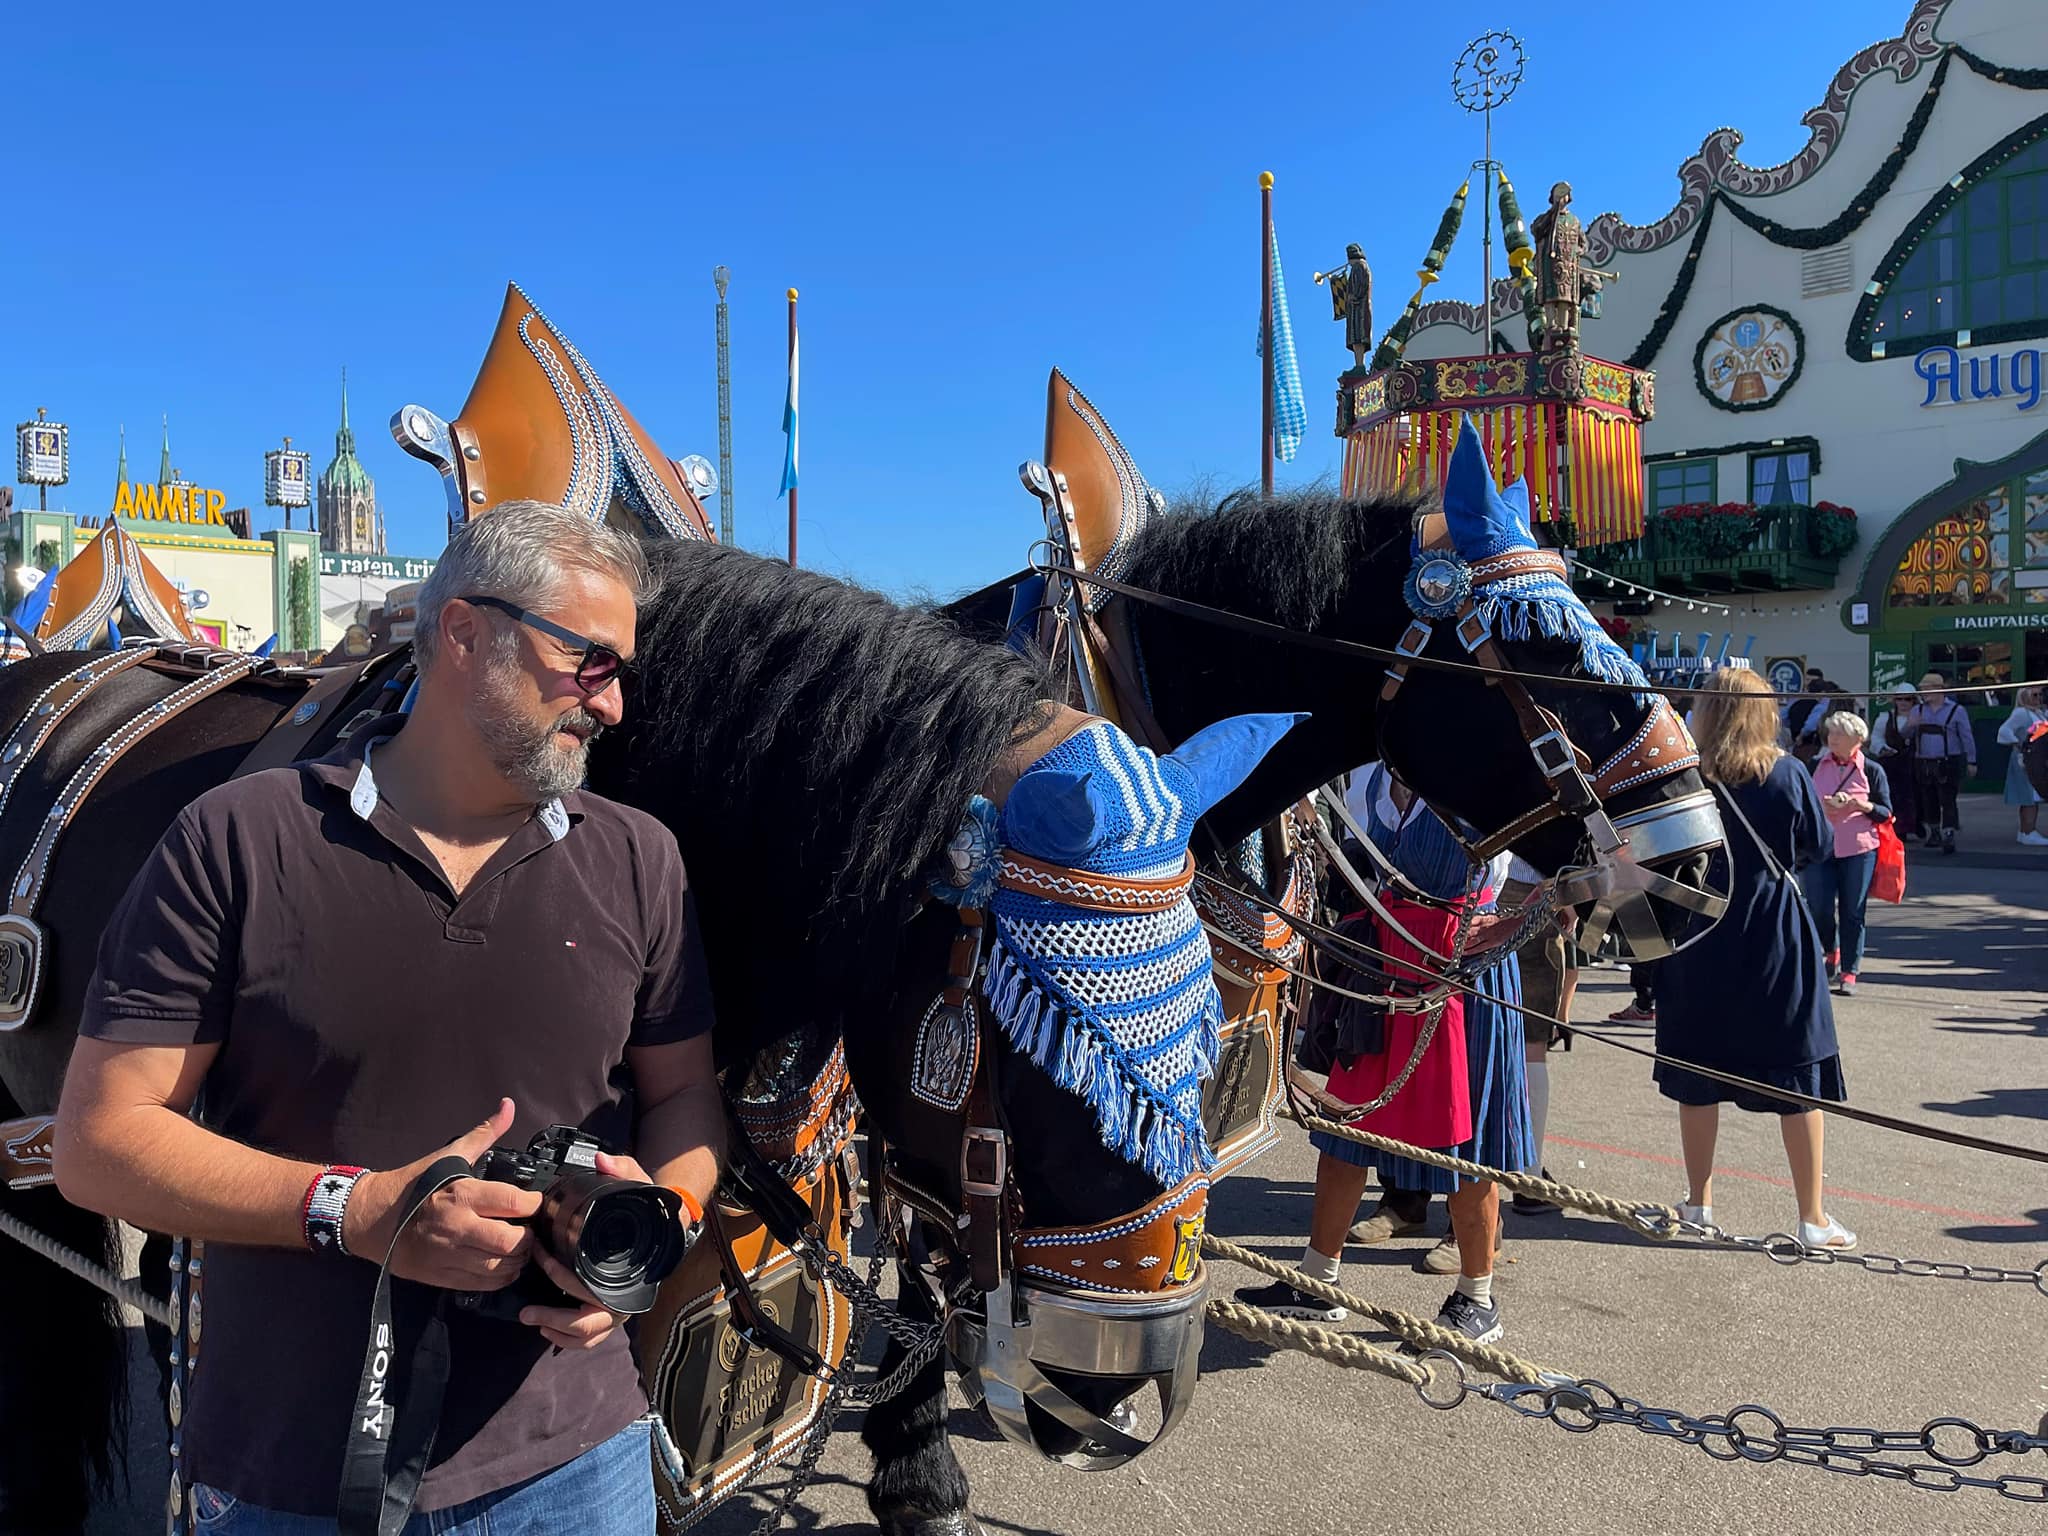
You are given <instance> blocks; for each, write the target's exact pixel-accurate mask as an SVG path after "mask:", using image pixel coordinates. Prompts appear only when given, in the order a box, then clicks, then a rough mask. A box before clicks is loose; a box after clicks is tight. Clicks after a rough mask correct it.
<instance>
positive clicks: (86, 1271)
mask: <svg viewBox="0 0 2048 1536" xmlns="http://www.w3.org/2000/svg"><path fill="white" fill-rule="evenodd" d="M0 1232H5V1233H6V1234H7V1235H8V1236H9V1237H11V1238H13V1239H14V1240H15V1241H16V1242H17V1243H20V1244H21V1245H22V1246H23V1247H25V1248H32V1249H34V1250H35V1251H36V1252H37V1253H40V1254H41V1255H42V1256H43V1257H44V1258H46V1259H48V1260H49V1261H50V1262H51V1263H52V1264H54V1265H56V1266H57V1267H58V1268H59V1269H61V1270H65V1271H67V1272H68V1273H70V1274H73V1275H76V1276H77V1277H78V1278H79V1279H81V1280H83V1281H84V1282H85V1283H86V1284H87V1285H90V1286H93V1287H96V1288H97V1289H99V1290H102V1291H105V1292H106V1293H107V1294H108V1295H109V1296H111V1297H113V1298H114V1299H115V1300H116V1301H121V1302H126V1303H127V1304H128V1305H129V1306H131V1307H133V1308H134V1309H135V1310H136V1311H138V1312H140V1313H141V1314H142V1315H143V1316H144V1317H147V1318H149V1319H150V1320H151V1321H152V1322H154V1323H157V1324H159V1325H161V1326H162V1327H165V1328H173V1324H172V1322H171V1311H170V1308H168V1307H166V1306H165V1305H164V1304H163V1303H162V1302H160V1301H158V1300H157V1299H156V1298H155V1297H154V1296H152V1295H150V1294H149V1292H147V1291H145V1290H144V1289H143V1288H142V1287H141V1286H139V1285H137V1284H136V1283H135V1282H134V1281H132V1280H123V1279H122V1278H121V1277H120V1276H119V1275H117V1274H115V1273H114V1272H113V1271H112V1270H110V1269H108V1268H106V1267H105V1266H104V1265H100V1264H95V1263H94V1262H93V1261H92V1260H91V1259H88V1258H86V1257H85V1255H83V1254H81V1253H74V1252H72V1250H71V1249H69V1248H66V1247H65V1246H64V1245H63V1244H62V1243H60V1242H58V1241H57V1240H56V1239H55V1238H53V1237H49V1236H46V1235H45V1234H44V1233H41V1232H38V1231H37V1230H36V1229H35V1228H34V1227H32V1226H30V1225H29V1224H28V1223H27V1222H25V1221H22V1220H20V1219H19V1218H17V1217H15V1216H13V1215H11V1214H10V1213H8V1212H6V1211H0ZM174 1331H175V1330H174Z"/></svg>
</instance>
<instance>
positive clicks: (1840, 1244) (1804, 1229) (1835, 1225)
mask: <svg viewBox="0 0 2048 1536" xmlns="http://www.w3.org/2000/svg"><path fill="white" fill-rule="evenodd" d="M1799 1242H1800V1245H1801V1246H1802V1247H1806V1248H1832V1249H1834V1250H1835V1251H1836V1252H1837V1253H1853V1252H1855V1250H1856V1234H1855V1233H1854V1232H1851V1231H1850V1230H1849V1229H1848V1228H1847V1227H1845V1226H1843V1225H1842V1224H1841V1223H1840V1222H1839V1221H1837V1220H1835V1218H1834V1217H1832V1216H1830V1217H1828V1219H1827V1222H1826V1224H1825V1225H1823V1226H1818V1227H1817V1226H1815V1225H1814V1224H1813V1223H1812V1222H1810V1221H1802V1222H1801V1223H1799Z"/></svg>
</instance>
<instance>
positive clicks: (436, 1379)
mask: <svg viewBox="0 0 2048 1536" xmlns="http://www.w3.org/2000/svg"><path fill="white" fill-rule="evenodd" d="M474 1176H475V1170H474V1169H473V1168H472V1167H471V1166H470V1165H469V1163H468V1162H466V1161H465V1160H464V1159H462V1158H459V1157H444V1158H441V1159H439V1160H438V1161H436V1162H434V1163H431V1164H429V1165H428V1167H427V1170H426V1172H424V1173H422V1174H421V1175H420V1176H419V1177H418V1178H417V1179H415V1180H414V1181H413V1186H412V1188H411V1189H410V1190H408V1191H407V1192H406V1196H405V1203H404V1205H403V1206H402V1207H401V1208H400V1210H399V1215H398V1226H397V1227H396V1229H395V1230H394V1231H393V1232H392V1234H391V1247H390V1248H389V1249H387V1250H386V1251H385V1254H384V1263H383V1266H382V1267H381V1268H380V1269H379V1270H378V1271H377V1290H376V1294H375V1296H374V1297H373V1298H372V1300H371V1302H370V1338H369V1344H368V1346H367V1347H366V1348H365V1349H364V1351H363V1374H362V1377H361V1379H360V1380H359V1381H358V1382H357V1383H356V1400H355V1408H354V1411H353V1412H352V1413H351V1414H350V1416H349V1425H348V1446H347V1449H346V1450H345V1451H344V1452H343V1455H342V1463H341V1492H340V1496H339V1498H338V1499H337V1501H336V1507H335V1517H336V1520H337V1522H338V1524H339V1525H340V1528H341V1536H398V1532H399V1531H400V1530H401V1529H402V1528H403V1527H404V1525H405V1522H406V1519H407V1517H408V1516H410V1515H411V1514H412V1504H413V1499H414V1498H415V1497H416V1496H417V1495H418V1493H419V1487H420V1477H421V1476H422V1475H423V1474H424V1473H425V1472H426V1470H427V1458H428V1456H429V1455H431V1454H432V1452H433V1449H434V1435H435V1432H436V1431H437V1430H439V1428H440V1427H441V1399H442V1397H443V1396H444V1395H445V1394H446V1393H447V1390H448V1317H447V1303H448V1293H447V1292H446V1291H441V1290H436V1291H434V1292H433V1297H434V1300H433V1308H432V1311H431V1312H430V1313H429V1314H428V1316H427V1319H426V1322H425V1325H424V1326H423V1327H422V1329H421V1331H420V1335H419V1339H418V1341H417V1342H416V1343H415V1344H414V1345H413V1346H412V1352H411V1356H410V1359H409V1360H408V1362H407V1364H406V1368H405V1369H404V1370H403V1371H402V1372H400V1373H398V1374H396V1375H394V1374H393V1371H392V1367H393V1365H394V1364H396V1363H397V1362H398V1360H399V1342H398V1336H397V1334H396V1332H395V1331H394V1330H393V1327H392V1322H391V1256H392V1254H393V1253H395V1252H396V1251H397V1249H398V1240H399V1238H400V1237H401V1236H402V1235H403V1234H404V1232H405V1229H406V1226H407V1224H408V1223H410V1222H411V1221H412V1219H413V1217H415V1216H417V1215H418V1214H419V1213H420V1208H421V1207H422V1206H424V1205H425V1204H426V1203H427V1197H428V1196H429V1195H431V1194H433V1193H434V1191H435V1190H437V1189H440V1188H441V1187H442V1186H443V1185H445V1184H452V1183H454V1182H455V1181H456V1180H457V1179H467V1178H472V1177H474Z"/></svg>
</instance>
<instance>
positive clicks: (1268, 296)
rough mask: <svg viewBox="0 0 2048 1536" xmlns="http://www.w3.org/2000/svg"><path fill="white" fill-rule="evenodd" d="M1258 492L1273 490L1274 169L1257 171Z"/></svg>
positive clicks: (1268, 492)
mask: <svg viewBox="0 0 2048 1536" xmlns="http://www.w3.org/2000/svg"><path fill="white" fill-rule="evenodd" d="M1259 272H1260V274H1261V275H1260V282H1259V317H1260V318H1259V377H1260V383H1261V386H1262V388H1261V389H1260V391H1259V395H1260V400H1261V405H1260V409H1259V418H1260V427H1259V494H1260V495H1261V496H1264V497H1267V498H1269V499H1270V498H1271V496H1272V494H1273V173H1272V172H1271V171H1261V172H1259Z"/></svg>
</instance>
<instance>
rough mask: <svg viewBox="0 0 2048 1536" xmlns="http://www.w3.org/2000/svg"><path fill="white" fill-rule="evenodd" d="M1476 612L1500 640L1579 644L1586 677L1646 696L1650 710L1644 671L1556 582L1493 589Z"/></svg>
mask: <svg viewBox="0 0 2048 1536" xmlns="http://www.w3.org/2000/svg"><path fill="white" fill-rule="evenodd" d="M1473 607H1474V608H1475V609H1477V610H1478V612H1479V614H1480V616H1481V617H1482V618H1483V619H1484V620H1485V621H1486V625H1487V628H1488V629H1489V631H1490V632H1491V633H1492V634H1493V636H1494V638H1495V639H1497V640H1500V641H1503V642H1509V641H1517V640H1520V641H1527V640H1530V639H1533V638H1536V637H1538V636H1540V637H1542V638H1543V639H1546V640H1565V641H1570V642H1572V643H1573V644H1576V645H1577V646H1578V648H1579V665H1580V666H1581V667H1582V668H1584V669H1585V671H1586V672H1587V673H1589V674H1590V675H1592V676H1594V677H1597V678H1599V679H1600V680H1601V681H1603V682H1608V683H1621V684H1624V685H1626V686H1629V687H1634V688H1637V689H1640V690H1642V691H1641V692H1639V693H1637V695H1636V702H1637V703H1638V704H1640V705H1642V706H1643V707H1645V708H1648V707H1649V703H1650V698H1651V694H1650V691H1649V689H1650V680H1649V679H1648V678H1647V677H1645V676H1644V675H1643V669H1642V668H1641V667H1639V666H1637V665H1636V663H1635V659H1634V658H1633V657H1631V656H1630V655H1629V654H1628V652H1627V651H1624V650H1623V649H1622V648H1621V647H1620V646H1619V645H1617V644H1616V643H1615V641H1614V637H1613V636H1612V635H1610V634H1608V633H1607V631H1606V630H1604V629H1602V628H1601V627H1600V621H1599V620H1598V619H1596V618H1594V617H1593V614H1592V611H1591V610H1590V609H1588V608H1587V607H1586V605H1585V604H1584V603H1582V602H1581V601H1579V598H1578V594H1576V593H1575V592H1573V591H1572V589H1571V588H1570V587H1568V586H1566V585H1565V584H1564V583H1563V582H1561V581H1559V580H1558V579H1557V578H1556V577H1555V576H1550V575H1540V576H1535V577H1522V578H1520V579H1519V580H1509V581H1504V582H1497V583H1491V584H1489V585H1488V586H1486V587H1485V588H1483V589H1482V594H1481V595H1480V596H1479V597H1477V598H1476V599H1474V602H1473Z"/></svg>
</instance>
